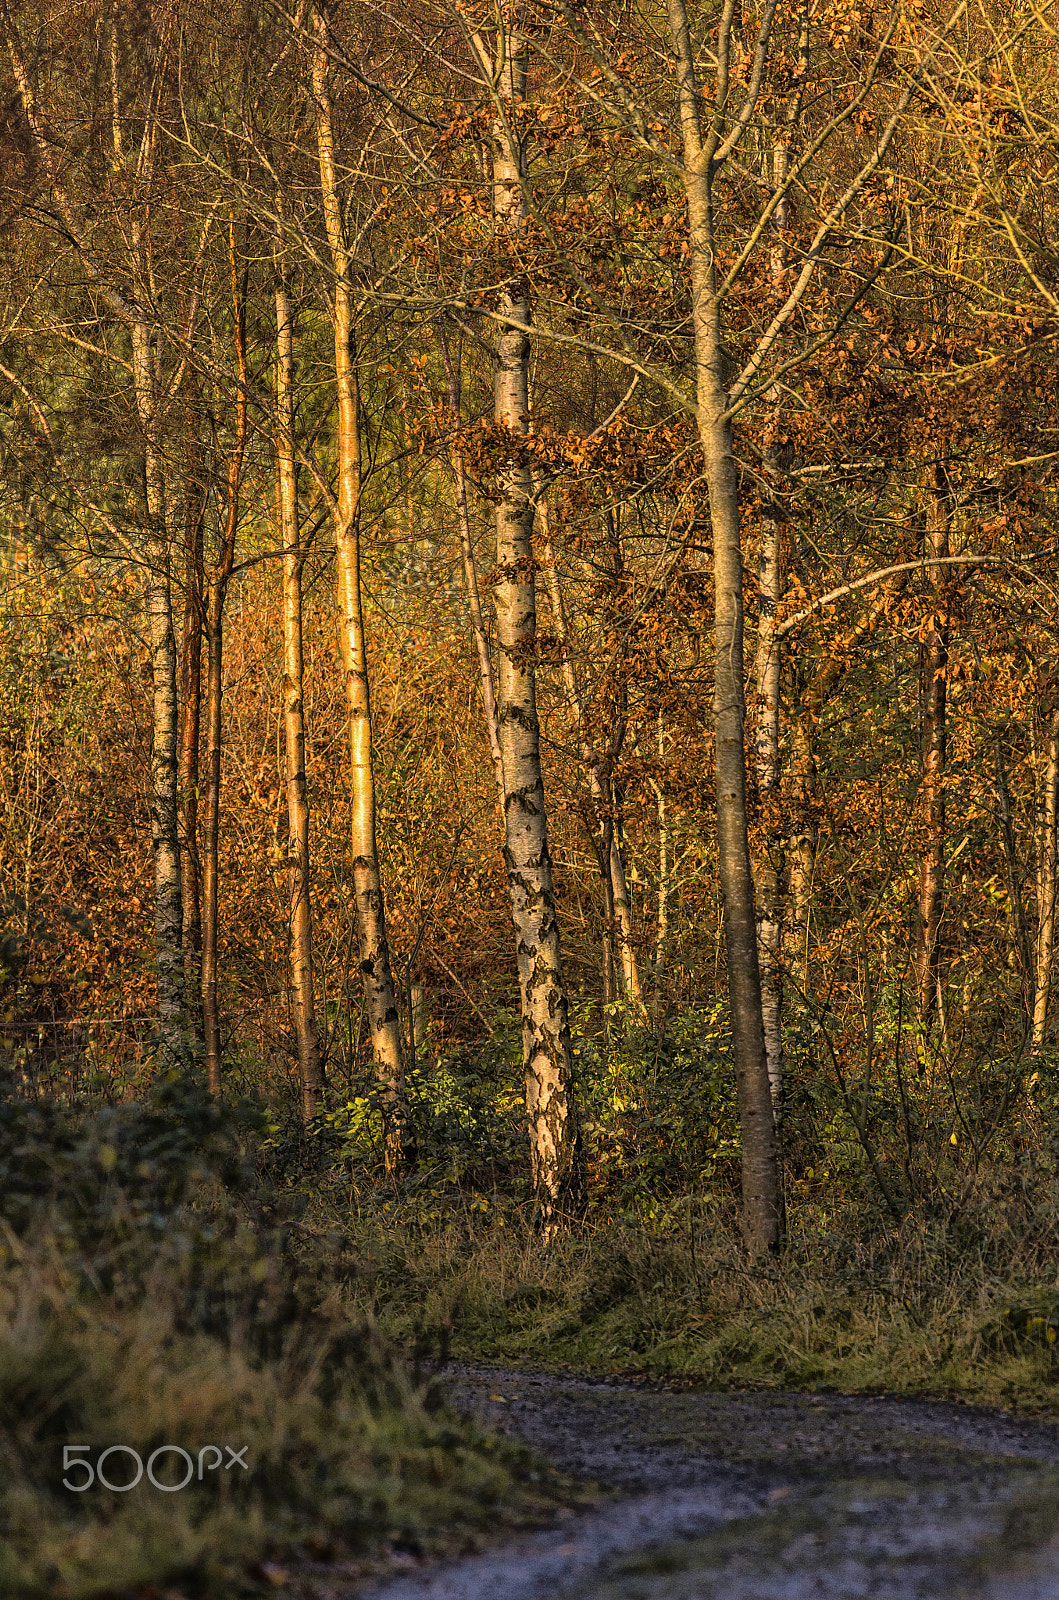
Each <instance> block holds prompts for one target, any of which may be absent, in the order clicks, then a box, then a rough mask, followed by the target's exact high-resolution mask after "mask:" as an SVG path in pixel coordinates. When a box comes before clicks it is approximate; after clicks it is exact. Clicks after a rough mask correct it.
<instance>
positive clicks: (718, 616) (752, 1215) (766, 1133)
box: [668, 0, 783, 1251]
mask: <svg viewBox="0 0 1059 1600" xmlns="http://www.w3.org/2000/svg"><path fill="white" fill-rule="evenodd" d="M668 13H669V34H670V40H671V43H672V46H673V51H674V55H675V58H676V59H675V72H676V78H677V85H678V89H679V95H680V113H681V132H682V138H683V177H684V188H685V193H686V195H687V202H688V241H689V244H690V248H691V279H692V287H691V314H692V326H693V331H694V338H695V372H696V390H697V402H698V431H699V440H700V444H701V446H702V452H703V457H704V463H705V475H706V482H707V486H708V490H709V499H710V523H711V527H712V531H713V572H714V704H713V713H714V737H715V741H716V754H715V779H716V785H717V843H718V862H719V873H720V882H721V895H722V899H723V903H724V929H725V944H726V948H727V953H728V993H729V1005H730V1012H731V1023H732V1044H733V1049H734V1053H735V1063H736V1078H737V1084H738V1097H739V1121H740V1129H741V1142H742V1191H743V1230H744V1233H745V1236H746V1239H747V1243H748V1244H749V1246H750V1248H751V1249H752V1250H756V1251H760V1250H778V1249H779V1247H780V1245H781V1242H782V1233H783V1201H782V1190H781V1182H780V1167H779V1160H778V1156H777V1150H776V1130H775V1125H774V1119H773V1112H772V1092H771V1089H770V1086H769V1073H768V1058H767V1056H766V1053H765V1036H764V1030H763V1026H762V1012H761V973H760V967H759V964H758V945H757V924H756V918H755V912H754V884H753V878H752V876H751V871H750V846H749V835H748V828H747V808H746V753H745V749H744V743H743V740H744V727H745V723H746V701H745V689H744V676H743V675H744V657H743V551H742V542H741V530H740V513H739V480H738V472H737V468H736V464H735V458H734V456H733V453H732V428H731V423H730V422H729V421H728V419H727V415H726V413H727V410H728V395H727V392H726V389H725V374H724V360H725V355H724V346H723V338H722V327H721V316H722V310H721V304H720V301H719V299H718V296H717V283H716V271H715V250H714V228H713V193H712V165H711V163H712V157H713V153H714V143H715V141H716V138H717V127H718V124H717V122H716V121H715V123H714V127H713V128H712V129H711V131H710V134H709V136H708V138H707V139H706V140H705V141H704V140H703V138H702V136H701V132H700V123H699V99H698V86H697V84H696V81H695V65H694V54H693V51H692V45H691V37H690V32H689V28H688V17H687V11H686V9H685V5H684V0H668ZM725 25H727V27H728V28H729V31H730V28H731V14H730V9H729V11H728V12H727V13H726V24H725Z"/></svg>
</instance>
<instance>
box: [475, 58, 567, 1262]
mask: <svg viewBox="0 0 1059 1600" xmlns="http://www.w3.org/2000/svg"><path fill="white" fill-rule="evenodd" d="M504 48H506V50H507V52H508V53H507V54H506V55H505V56H503V57H501V58H500V59H499V60H498V61H497V62H496V63H494V64H491V68H492V70H491V76H492V78H493V81H494V82H496V83H497V84H498V85H499V96H500V108H499V112H498V116H497V119H496V123H495V125H494V131H493V204H494V213H495V220H496V228H497V231H498V232H510V233H516V232H517V231H518V229H519V225H520V223H521V221H522V219H523V215H524V210H523V205H524V200H523V193H522V180H523V168H522V161H523V154H522V148H521V145H520V143H519V140H518V136H517V127H516V122H515V117H516V115H517V109H518V107H519V104H520V102H521V100H522V98H523V95H524V93H525V83H526V61H525V56H524V54H523V53H522V45H521V41H520V40H519V39H518V38H517V36H515V35H512V34H510V33H509V34H508V35H507V37H506V40H505V44H504ZM499 303H500V310H501V313H502V315H503V316H504V317H505V318H507V319H508V322H507V325H502V326H501V329H500V332H499V333H498V335H497V340H496V354H495V369H494V373H495V376H494V416H495V420H496V422H497V424H498V425H499V426H500V427H501V428H503V429H504V430H506V432H507V433H508V435H509V437H510V439H511V452H510V455H509V456H508V459H507V461H506V462H505V463H504V464H503V466H502V467H501V469H500V473H499V483H498V488H499V491H500V499H499V503H498V505H497V511H496V581H495V586H494V589H493V597H494V604H495V606H496V617H497V643H498V650H499V671H498V673H497V711H498V717H497V720H498V731H499V735H500V749H501V754H502V758H503V765H504V782H505V788H506V816H505V846H504V859H505V862H506V865H507V877H508V887H509V891H510V896H511V913H512V920H513V922H514V927H515V946H516V951H517V960H518V974H519V988H520V992H521V997H522V1034H523V1059H524V1062H525V1071H526V1113H527V1117H528V1119H529V1133H530V1162H531V1168H532V1178H533V1192H534V1197H535V1199H536V1202H537V1206H538V1211H539V1216H540V1221H541V1225H542V1228H543V1231H544V1233H545V1236H546V1237H547V1236H549V1235H550V1234H551V1233H552V1232H553V1231H554V1230H555V1227H556V1226H557V1224H558V1223H559V1221H560V1219H561V1217H562V1216H563V1214H564V1213H567V1212H569V1211H571V1210H572V1209H574V1208H575V1207H577V1206H579V1205H580V1201H581V1185H582V1177H581V1160H580V1140H579V1138H578V1130H577V1108H576V1106H575V1104H574V1098H573V1059H572V1051H571V1044H570V1027H569V1020H568V1014H567V1000H566V990H565V987H564V983H563V970H562V956H561V952H560V948H559V925H558V922H557V920H556V913H555V893H554V888H553V884H552V863H551V855H550V853H549V849H548V819H547V812H546V809H545V801H544V783H543V780H542V777H541V761H540V730H539V726H538V722H537V697H536V676H535V672H536V663H535V656H536V647H537V609H536V593H535V581H534V574H535V558H534V552H533V522H534V512H533V498H532V496H533V481H532V474H531V470H530V467H529V464H528V462H527V461H526V456H525V450H524V447H523V445H522V441H523V440H524V439H525V438H526V436H527V434H528V432H529V412H530V405H529V355H530V340H529V331H528V330H529V327H530V305H529V299H528V291H527V288H526V285H525V284H524V282H522V281H521V280H515V281H513V282H508V283H506V284H505V285H504V287H503V289H502V290H501V292H500V296H499Z"/></svg>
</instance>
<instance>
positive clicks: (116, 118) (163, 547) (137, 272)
mask: <svg viewBox="0 0 1059 1600" xmlns="http://www.w3.org/2000/svg"><path fill="white" fill-rule="evenodd" d="M0 27H2V29H3V34H4V38H5V41H6V44H7V49H8V54H9V56H10V59H11V67H12V72H13V74H14V79H15V84H16V87H17V90H18V97H19V100H20V102H21V108H22V112H23V114H24V116H25V119H26V124H27V126H28V128H29V130H30V133H31V134H32V138H33V143H34V145H35V147H36V151H37V155H38V158H39V161H40V166H41V171H42V172H43V173H45V174H46V175H47V180H48V184H49V187H50V190H51V199H52V201H53V203H54V205H55V208H56V211H57V213H58V215H59V216H60V217H61V218H62V225H63V228H64V229H65V231H66V234H67V236H68V237H69V238H70V239H71V240H72V241H73V244H74V246H75V248H76V250H77V253H78V259H79V262H80V264H81V267H82V269H83V270H84V272H85V274H86V277H87V278H88V280H89V281H90V282H91V283H92V285H93V286H94V288H95V289H96V290H97V291H98V293H99V295H100V297H101V299H102V300H103V302H104V303H105V304H106V306H107V307H108V309H109V311H110V312H111V314H112V315H113V316H114V317H115V318H116V319H117V321H118V322H120V323H121V324H122V325H123V326H124V327H125V328H126V329H127V330H128V334H129V339H130V343H131V347H132V379H133V390H134V394H135V403H136V412H137V418H138V421H139V424H140V432H141V437H142V441H143V452H144V456H143V459H144V481H145V487H146V518H145V526H144V532H143V546H142V558H143V582H144V609H145V611H146V615H147V633H148V648H149V650H150V660H151V683H152V707H151V723H152V741H151V841H152V847H153V856H154V913H155V915H154V926H155V959H156V965H157V974H158V1038H159V1045H160V1049H161V1053H162V1055H163V1056H168V1057H169V1058H170V1059H171V1060H174V1061H177V1062H183V1061H185V1060H186V1056H187V1029H186V1012H185V1003H184V1002H185V993H184V963H183V951H182V939H183V910H182V905H181V892H180V833H179V826H178V820H179V805H178V791H177V775H178V749H177V743H178V721H179V719H178V702H177V651H176V638H175V633H174V627H173V597H172V588H171V582H170V579H171V570H170V555H171V552H170V538H169V529H168V526H167V522H166V503H165V467H164V457H163V451H162V416H161V414H160V395H159V385H158V379H157V364H156V359H155V358H156V354H157V352H156V349H155V344H154V340H155V336H156V332H157V330H156V329H155V328H154V327H153V326H152V324H151V323H149V322H148V321H146V320H145V318H144V315H143V312H142V310H141V306H142V305H146V304H148V303H149V300H150V296H149V294H148V293H147V292H146V290H144V289H143V284H144V280H145V274H144V270H143V269H144V265H145V262H144V252H143V249H142V245H143V225H142V216H141V215H140V213H137V214H136V220H135V222H134V224H133V227H132V236H131V246H132V248H131V252H130V255H131V260H130V262H129V265H130V266H131V270H132V274H133V278H134V281H135V282H136V284H137V288H138V290H139V291H140V293H139V297H138V299H137V300H135V301H130V300H127V299H125V298H124V296H123V295H122V294H120V293H119V292H118V290H117V289H116V288H115V287H114V284H113V282H112V280H111V279H110V277H109V275H108V274H107V273H106V272H105V271H104V269H103V267H102V266H101V265H100V263H99V262H97V260H96V258H95V256H94V253H93V251H92V248H91V245H90V242H89V239H88V236H87V234H86V231H85V228H84V226H83V222H82V218H80V217H79V216H78V215H77V213H76V212H75V210H74V208H73V206H72V205H71V202H70V196H69V194H68V193H67V191H66V187H65V184H64V181H63V174H62V164H61V160H60V151H59V147H58V146H57V145H56V143H55V142H54V139H53V137H52V136H51V134H50V133H49V131H48V130H47V128H46V126H45V120H44V118H43V117H42V115H41V111H40V107H39V106H38V104H37V99H36V95H35V93H34V89H33V85H32V83H31V81H30V77H29V73H28V72H27V70H26V63H25V57H24V55H23V52H22V45H21V41H20V39H19V35H18V29H17V27H16V25H15V19H14V17H13V16H12V14H11V9H10V7H9V6H8V5H7V4H6V3H5V0H0ZM116 37H117V35H116V32H112V60H113V63H114V66H113V70H114V71H115V72H116V71H117V50H116V43H114V41H116ZM112 142H113V163H114V166H115V168H116V169H117V168H120V167H122V166H123V165H124V155H123V150H122V135H121V122H120V114H119V107H118V97H117V95H116V94H115V97H114V115H113V128H112ZM154 160H155V141H154V130H153V128H151V127H148V128H146V129H145V130H144V136H143V141H142V143H141V146H140V170H139V172H138V174H137V181H138V184H139V186H140V187H141V188H145V189H147V190H149V189H150V188H151V187H152V185H153V169H154Z"/></svg>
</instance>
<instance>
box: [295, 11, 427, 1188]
mask: <svg viewBox="0 0 1059 1600" xmlns="http://www.w3.org/2000/svg"><path fill="white" fill-rule="evenodd" d="M315 27H316V39H317V45H316V49H315V51H314V53H313V92H314V95H315V99H316V128H317V148H318V155H319V162H320V191H321V197H322V200H323V212H324V222H325V225H326V228H327V237H328V243H329V246H330V250H331V260H332V265H333V269H334V300H333V306H332V311H333V317H334V328H335V398H336V424H335V453H336V458H337V468H338V507H337V514H336V516H335V556H336V570H337V584H338V627H339V646H340V649H341V654H342V669H343V673H344V677H345V699H346V714H347V716H348V719H349V748H350V779H351V789H352V796H351V800H352V803H351V806H350V812H351V818H352V851H353V886H354V893H355V895H356V902H357V937H358V941H359V947H360V970H361V975H362V977H363V982H364V1005H365V1011H366V1014H367V1018H368V1023H369V1026H370V1028H371V1046H372V1057H373V1060H374V1063H375V1072H376V1076H377V1079H378V1084H379V1093H380V1098H381V1103H382V1112H383V1120H384V1123H385V1148H386V1164H387V1167H388V1168H390V1169H395V1168H397V1167H399V1166H401V1165H402V1164H405V1163H408V1162H410V1161H412V1160H413V1159H414V1156H415V1151H414V1148H413V1143H412V1130H411V1122H410V1118H409V1113H408V1101H407V1096H406V1093H405V1079H404V1060H403V1054H402V1045H401V1019H400V1015H399V1013H398V1010H397V998H396V992H395V988H394V981H393V973H392V969H391V965H390V947H389V942H388V939H387V932H386V907H385V902H384V899H383V892H382V879H381V875H380V872H379V853H378V846H377V842H376V832H375V775H374V772H373V770H372V756H371V695H370V685H369V679H368V658H367V644H366V639H365V631H364V607H363V599H362V595H361V584H360V490H361V453H360V403H359V391H358V386H357V374H356V368H355V365H354V359H353V323H352V307H351V299H350V289H351V285H350V277H349V254H348V251H347V247H346V240H345V233H344V229H343V224H342V215H341V209H340V205H339V197H338V185H337V180H336V176H335V161H334V140H333V132H332V126H331V102H330V96H329V91H328V55H327V48H326V45H327V24H326V21H325V20H324V18H323V17H322V16H319V15H318V16H317V17H316V18H315Z"/></svg>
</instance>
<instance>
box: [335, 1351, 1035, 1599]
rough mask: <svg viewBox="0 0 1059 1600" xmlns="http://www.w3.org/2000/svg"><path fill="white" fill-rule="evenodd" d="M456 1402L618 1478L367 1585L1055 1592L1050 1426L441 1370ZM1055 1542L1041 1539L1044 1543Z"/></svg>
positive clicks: (683, 1591) (531, 1593) (919, 1409)
mask: <svg viewBox="0 0 1059 1600" xmlns="http://www.w3.org/2000/svg"><path fill="white" fill-rule="evenodd" d="M446 1388H447V1390H448V1393H449V1395H450V1397H451V1399H452V1401H453V1403H454V1404H456V1405H457V1406H458V1407H459V1408H460V1409H461V1410H464V1411H470V1412H473V1413H474V1414H475V1415H477V1416H478V1417H480V1418H481V1419H482V1420H483V1421H484V1422H486V1423H488V1424H489V1425H490V1426H492V1427H495V1428H498V1429H500V1430H501V1431H502V1432H504V1433H506V1434H508V1435H509V1436H511V1437H517V1438H520V1439H523V1440H524V1441H525V1442H526V1443H527V1444H530V1445H532V1446H533V1448H534V1449H536V1450H537V1451H539V1452H540V1453H541V1454H542V1455H544V1456H546V1457H547V1458H548V1459H549V1460H551V1461H552V1462H554V1463H555V1464H556V1465H557V1466H559V1467H561V1468H562V1469H563V1470H565V1471H568V1472H571V1473H575V1474H577V1475H578V1476H579V1477H584V1478H591V1479H595V1480H596V1481H597V1482H598V1483H600V1484H603V1485H606V1486H608V1487H609V1488H612V1489H614V1490H616V1491H619V1493H618V1494H617V1495H615V1496H613V1497H611V1498H609V1499H608V1500H607V1501H606V1502H605V1503H604V1504H603V1505H602V1506H601V1507H600V1508H599V1509H597V1510H594V1511H590V1512H587V1513H583V1514H579V1515H577V1516H571V1517H569V1518H568V1519H566V1520H565V1521H564V1522H563V1523H561V1524H560V1526H558V1527H557V1528H555V1529H552V1530H548V1531H544V1532H537V1533H532V1534H528V1535H523V1536H520V1537H519V1538H518V1539H517V1540H514V1541H512V1542H511V1543H509V1544H506V1545H504V1546H502V1547H500V1548H498V1549H497V1550H494V1551H492V1552H490V1553H488V1554H485V1555H479V1556H474V1557H470V1558H468V1559H467V1560H464V1561H461V1562H453V1563H449V1564H446V1565H444V1566H435V1567H429V1568H428V1567H424V1568H423V1569H422V1570H420V1571H415V1572H407V1573H405V1574H403V1575H402V1576H401V1577H400V1578H393V1579H389V1580H387V1581H386V1582H385V1583H382V1584H376V1585H374V1586H372V1588H371V1589H369V1590H365V1591H364V1593H365V1595H371V1597H372V1600H810V1597H812V1600H852V1597H859V1596H872V1597H878V1600H913V1597H914V1600H949V1597H952V1600H957V1597H960V1600H971V1597H974V1600H1045V1597H1049V1600H1052V1597H1055V1600H1059V1428H1057V1427H1056V1425H1055V1424H1053V1423H1043V1422H1034V1421H1029V1420H1027V1421H1026V1422H1022V1421H1020V1420H1018V1419H1017V1418H1014V1417H1011V1416H1008V1415H1006V1414H1005V1413H1001V1412H992V1411H986V1410H982V1409H978V1408H971V1407H964V1406H949V1405H941V1404H931V1403H920V1402H915V1401H905V1400H892V1399H888V1398H878V1399H855V1398H849V1397H846V1396H840V1395H826V1396H815V1395H795V1394H743V1395H719V1394H702V1393H694V1392H691V1391H679V1392H661V1393H660V1392H657V1391H645V1390H635V1389H629V1388H621V1387H615V1386H612V1385H609V1384H595V1383H592V1382H589V1381H586V1380H582V1379H573V1378H571V1379H563V1378H557V1377H554V1376H548V1375H543V1374H536V1373H529V1372H527V1373H522V1372H518V1371H511V1370H501V1369H492V1370H488V1369H476V1370H469V1369H463V1370H454V1371H453V1372H451V1373H450V1374H449V1375H448V1376H447V1378H446ZM1053 1541H1054V1542H1053Z"/></svg>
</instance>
